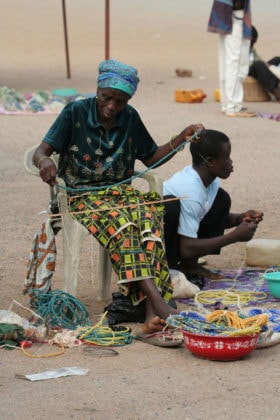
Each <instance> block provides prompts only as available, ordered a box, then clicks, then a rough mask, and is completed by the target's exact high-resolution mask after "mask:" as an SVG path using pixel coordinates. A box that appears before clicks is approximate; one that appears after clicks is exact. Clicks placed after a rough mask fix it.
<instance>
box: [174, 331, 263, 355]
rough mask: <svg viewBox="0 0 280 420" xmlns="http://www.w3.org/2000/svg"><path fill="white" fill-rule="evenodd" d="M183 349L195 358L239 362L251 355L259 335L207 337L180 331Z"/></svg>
mask: <svg viewBox="0 0 280 420" xmlns="http://www.w3.org/2000/svg"><path fill="white" fill-rule="evenodd" d="M182 334H183V337H184V343H185V347H186V348H187V349H188V350H190V352H191V353H192V354H194V355H195V356H197V357H201V358H203V359H209V360H223V361H230V360H239V359H243V358H244V357H246V356H248V355H249V354H251V353H252V352H253V351H254V350H255V348H256V346H257V342H258V337H259V334H253V335H240V336H237V337H232V336H207V335H198V334H193V333H190V332H188V331H184V330H182Z"/></svg>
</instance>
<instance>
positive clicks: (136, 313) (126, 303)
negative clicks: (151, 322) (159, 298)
mask: <svg viewBox="0 0 280 420" xmlns="http://www.w3.org/2000/svg"><path fill="white" fill-rule="evenodd" d="M169 305H170V306H172V307H173V308H175V309H176V308H177V306H176V303H175V301H174V300H172V299H171V300H170V302H169ZM104 312H108V313H107V315H106V318H107V321H108V324H109V326H112V325H115V324H120V323H123V322H141V323H144V322H145V319H146V301H145V300H144V301H143V302H141V303H139V305H137V306H134V305H133V304H132V302H131V299H130V297H129V296H124V295H122V294H121V293H120V292H115V293H112V302H111V303H110V304H109V305H108V306H106V307H105V308H104Z"/></svg>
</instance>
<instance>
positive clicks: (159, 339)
mask: <svg viewBox="0 0 280 420" xmlns="http://www.w3.org/2000/svg"><path fill="white" fill-rule="evenodd" d="M135 339H136V340H139V341H142V342H143V343H146V344H151V345H152V346H158V347H180V346H181V345H182V344H183V342H184V340H183V338H182V336H181V334H179V333H178V332H177V333H174V332H173V333H172V332H170V331H157V332H155V333H152V334H144V333H141V334H137V335H136V336H135Z"/></svg>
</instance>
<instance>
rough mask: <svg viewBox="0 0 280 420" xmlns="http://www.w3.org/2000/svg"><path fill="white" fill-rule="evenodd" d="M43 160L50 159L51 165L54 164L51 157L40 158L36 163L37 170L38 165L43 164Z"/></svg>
mask: <svg viewBox="0 0 280 420" xmlns="http://www.w3.org/2000/svg"><path fill="white" fill-rule="evenodd" d="M44 159H50V160H51V161H52V163H54V160H53V158H52V157H51V156H42V157H41V158H40V159H39V160H38V162H37V168H38V169H39V170H40V164H41V163H42V162H43V160H44Z"/></svg>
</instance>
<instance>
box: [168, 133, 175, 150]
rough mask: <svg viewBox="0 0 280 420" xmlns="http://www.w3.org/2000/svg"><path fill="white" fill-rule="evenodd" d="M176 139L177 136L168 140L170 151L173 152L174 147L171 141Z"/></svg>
mask: <svg viewBox="0 0 280 420" xmlns="http://www.w3.org/2000/svg"><path fill="white" fill-rule="evenodd" d="M176 137H177V134H176V135H175V136H173V137H172V139H170V141H169V147H170V149H171V150H175V147H174V146H173V140H175V139H176Z"/></svg>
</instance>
